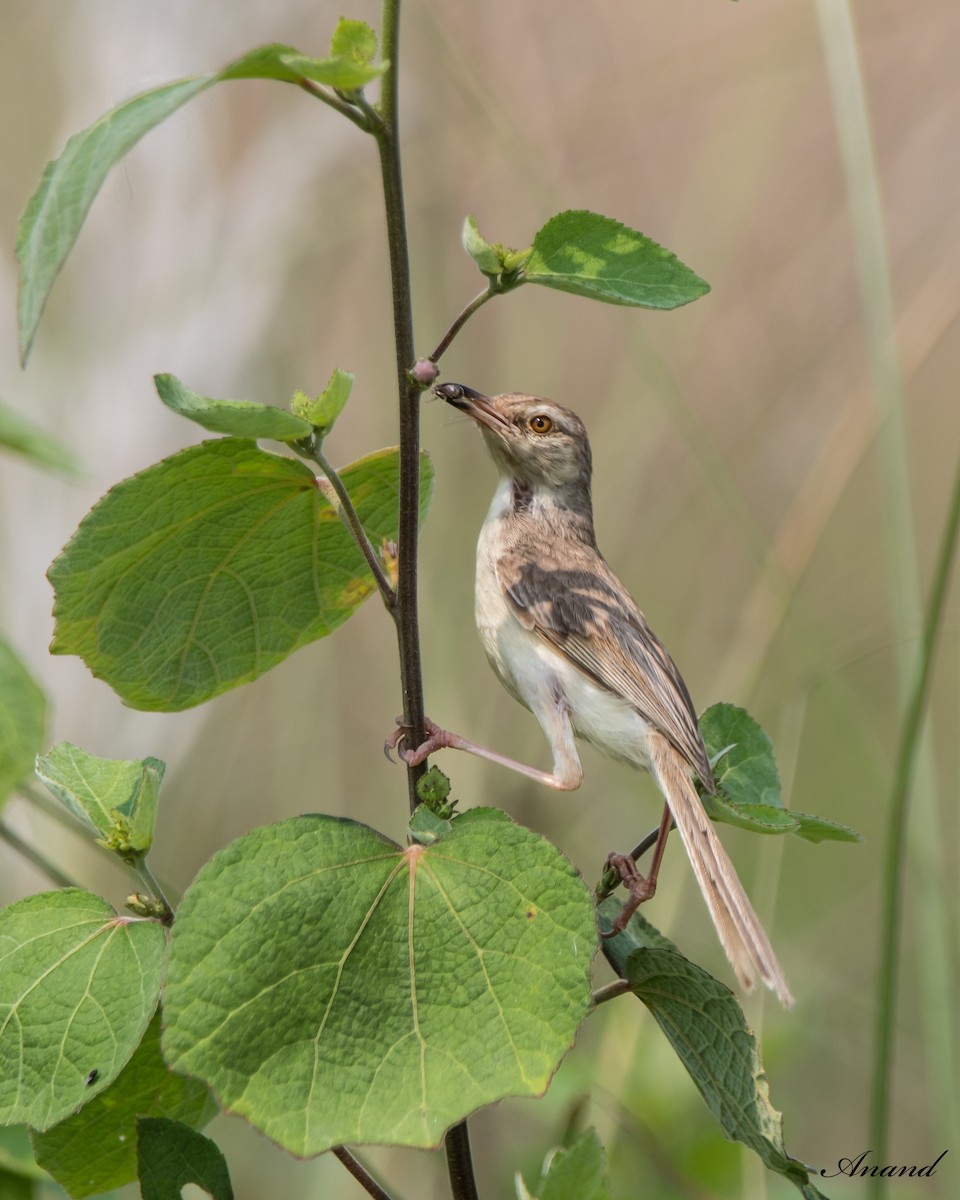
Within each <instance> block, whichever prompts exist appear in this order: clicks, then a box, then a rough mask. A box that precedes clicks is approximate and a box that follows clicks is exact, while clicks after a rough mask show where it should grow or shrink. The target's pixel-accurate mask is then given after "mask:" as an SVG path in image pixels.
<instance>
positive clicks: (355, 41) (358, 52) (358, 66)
mask: <svg viewBox="0 0 960 1200" xmlns="http://www.w3.org/2000/svg"><path fill="white" fill-rule="evenodd" d="M376 56H377V35H376V33H374V31H373V30H372V29H371V28H370V26H369V25H368V24H367V23H366V22H365V21H353V20H351V19H350V18H349V17H341V18H340V20H339V21H338V23H337V27H336V29H335V30H334V31H333V37H332V38H331V40H330V57H329V58H307V57H306V56H305V55H303V54H297V53H296V51H293V52H292V53H290V54H286V55H284V58H283V61H284V64H285V65H286V66H287V67H289V68H290V69H291V70H294V71H296V72H297V74H298V75H302V76H303V77H304V78H305V79H312V80H313V82H314V83H323V84H326V86H327V87H332V88H336V89H337V90H338V91H341V92H353V91H356V90H357V89H359V88H362V87H364V86H365V85H366V84H368V83H371V82H372V81H373V80H374V79H376V78H378V76H380V75H382V74H383V73H384V71H386V69H387V67H389V66H390V64H389V63H388V62H382V63H375V62H374V61H373V60H374V59H375V58H376Z"/></svg>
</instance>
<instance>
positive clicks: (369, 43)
mask: <svg viewBox="0 0 960 1200" xmlns="http://www.w3.org/2000/svg"><path fill="white" fill-rule="evenodd" d="M330 54H331V56H332V57H333V58H349V59H352V60H353V61H354V62H355V63H359V64H360V65H361V66H364V67H365V66H368V65H369V64H370V63H372V62H373V60H374V59H375V58H376V57H377V35H376V33H375V31H374V30H373V29H372V28H371V27H370V26H369V25H368V24H367V23H366V21H353V20H351V19H350V18H349V17H341V18H340V20H339V21H338V22H337V27H336V29H335V30H334V31H333V37H332V38H331V39H330Z"/></svg>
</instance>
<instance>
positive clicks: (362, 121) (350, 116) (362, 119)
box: [298, 79, 375, 133]
mask: <svg viewBox="0 0 960 1200" xmlns="http://www.w3.org/2000/svg"><path fill="white" fill-rule="evenodd" d="M298 86H299V87H302V88H303V90H304V91H305V92H306V93H307V94H308V95H310V96H313V97H314V98H315V99H317V100H322V101H323V103H324V104H328V105H329V106H330V107H331V108H333V109H336V111H337V112H338V113H340V114H341V115H342V116H344V117H346V118H347V120H348V121H352V122H353V123H354V125H356V126H357V127H358V128H360V129H362V130H363V132H364V133H374V132H375V131H374V130H373V129H372V128H371V127H370V119H369V117H368V116H367V114H366V113H365V112H364V111H363V110H362V109H360V108H357V107H355V106H354V105H352V104H348V103H347V101H346V100H342V99H341V98H340V97H339V96H336V95H334V94H333V92H328V91H327V90H326V89H325V88H322V87H320V85H319V84H317V83H314V81H313V80H312V79H301V80H300V83H299V85H298Z"/></svg>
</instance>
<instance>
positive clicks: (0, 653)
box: [0, 639, 47, 806]
mask: <svg viewBox="0 0 960 1200" xmlns="http://www.w3.org/2000/svg"><path fill="white" fill-rule="evenodd" d="M46 721H47V698H46V696H45V695H44V694H43V691H42V690H41V688H40V685H39V684H38V683H36V682H35V681H34V678H33V676H32V675H31V674H30V672H29V671H28V670H27V668H26V667H25V666H24V665H23V663H22V662H21V661H20V659H19V658H18V657H17V656H16V655H15V654H14V652H13V651H12V650H11V649H10V647H9V646H8V645H7V643H6V642H5V641H3V640H2V639H0V806H2V805H3V802H4V801H5V800H6V798H7V797H8V796H9V795H10V793H11V792H12V791H13V789H14V788H15V787H16V786H17V784H19V783H21V782H22V781H23V780H24V779H26V778H27V777H28V776H29V775H31V774H32V773H33V760H34V757H35V756H36V754H37V752H38V751H39V750H40V748H41V747H42V746H43V735H44V727H45V726H46Z"/></svg>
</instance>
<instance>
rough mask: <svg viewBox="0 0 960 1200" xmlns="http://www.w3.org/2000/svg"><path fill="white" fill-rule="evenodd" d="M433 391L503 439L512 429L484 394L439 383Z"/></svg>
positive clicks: (456, 384)
mask: <svg viewBox="0 0 960 1200" xmlns="http://www.w3.org/2000/svg"><path fill="white" fill-rule="evenodd" d="M433 391H434V395H436V396H439V397H440V398H441V399H442V400H446V402H447V403H448V404H452V405H453V407H454V408H459V409H460V411H461V412H465V413H466V414H467V415H468V416H470V417H473V419H474V420H475V421H476V422H477V423H478V424H479V425H486V427H487V428H488V429H492V430H493V432H494V433H498V434H500V436H501V437H502V436H503V435H504V434H505V433H508V432H509V431H510V430H511V428H512V426H511V425H510V422H509V421H508V420H507V419H506V417H504V416H503V414H502V413H501V412H500V410H499V409H498V408H497V406H496V404H495V403H494V401H493V400H491V399H490V397H489V396H484V395H483V393H482V392H475V391H474V390H473V388H468V387H466V386H465V385H464V384H462V383H438V384H437V386H436V387H435V388H434V389H433Z"/></svg>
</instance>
